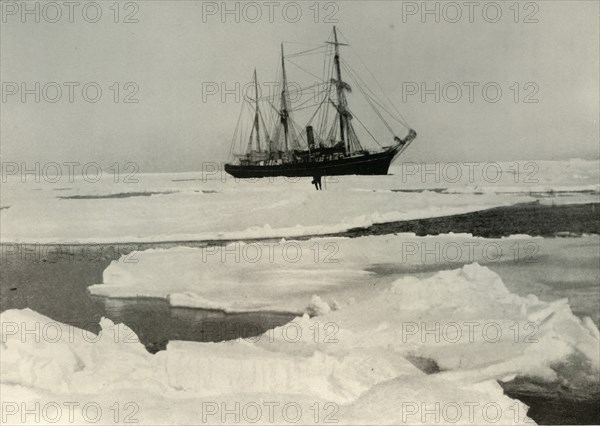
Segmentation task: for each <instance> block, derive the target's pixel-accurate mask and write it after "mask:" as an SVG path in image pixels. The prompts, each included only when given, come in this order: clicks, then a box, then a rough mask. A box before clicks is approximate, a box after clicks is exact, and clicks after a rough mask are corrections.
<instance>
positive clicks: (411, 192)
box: [0, 160, 600, 243]
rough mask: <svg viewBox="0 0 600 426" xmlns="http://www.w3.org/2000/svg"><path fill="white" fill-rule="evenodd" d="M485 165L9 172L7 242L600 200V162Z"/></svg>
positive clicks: (275, 227)
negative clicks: (314, 180)
mask: <svg viewBox="0 0 600 426" xmlns="http://www.w3.org/2000/svg"><path fill="white" fill-rule="evenodd" d="M475 164H476V163H445V164H443V163H438V164H420V163H398V164H394V165H393V166H392V168H391V169H390V172H391V173H393V174H390V175H388V176H360V177H358V176H340V177H329V178H326V180H325V185H326V190H325V191H322V192H317V191H315V190H314V188H313V187H312V185H310V183H309V182H310V178H301V179H297V178H285V179H284V178H275V179H263V180H236V179H234V178H232V177H231V176H229V175H226V174H224V172H220V171H214V170H216V169H214V168H210V171H211V172H207V171H205V172H204V173H201V172H198V173H176V174H174V173H171V174H140V175H135V176H134V177H133V179H135V180H137V182H134V183H126V182H124V178H125V177H124V176H115V175H113V174H107V175H103V177H102V178H101V179H100V180H99V181H98V182H88V181H87V180H93V179H91V178H90V177H87V176H86V179H87V180H86V179H84V178H83V177H82V176H77V175H76V176H75V177H74V178H73V179H72V181H71V179H69V176H66V175H65V176H60V179H58V180H56V181H55V179H54V178H47V177H46V176H43V177H39V176H38V178H39V179H38V180H39V182H36V181H35V177H33V176H24V177H21V176H19V175H14V176H8V177H3V179H4V181H3V183H2V206H0V207H3V209H2V210H0V215H1V217H2V222H3V232H2V236H1V237H0V238H1V239H2V241H3V242H30V243H61V242H68V243H74V242H79V243H84V242H92V243H101V242H105V243H110V242H143V241H150V242H157V241H182V240H220V239H240V238H244V239H247V238H265V237H266V238H268V237H292V236H301V235H318V234H324V233H333V232H342V231H345V230H347V229H349V228H354V227H365V226H369V225H372V224H374V223H382V222H391V221H399V220H410V219H419V218H426V217H434V216H446V215H452V214H459V213H467V212H472V211H476V210H482V209H486V208H491V207H497V206H505V205H511V204H515V203H519V202H527V201H533V200H536V199H541V200H542V202H545V203H555V204H558V203H566V202H568V203H583V202H598V201H599V197H600V192H599V185H598V179H599V176H598V173H599V172H598V168H599V164H598V161H584V160H570V161H563V162H516V163H481V164H478V165H475ZM498 170H500V172H498ZM498 173H500V174H498ZM115 180H116V182H115ZM130 180H131V178H130ZM406 191H408V192H406ZM73 197H76V198H73ZM90 197H91V198H90ZM94 197H105V198H94ZM115 197H116V198H115Z"/></svg>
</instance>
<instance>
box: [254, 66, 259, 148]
mask: <svg viewBox="0 0 600 426" xmlns="http://www.w3.org/2000/svg"><path fill="white" fill-rule="evenodd" d="M254 93H255V94H256V113H255V115H254V127H255V128H256V145H257V148H258V151H259V152H260V127H259V121H260V120H259V118H258V117H259V111H258V79H257V78H256V68H254Z"/></svg>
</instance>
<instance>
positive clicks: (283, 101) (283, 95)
mask: <svg viewBox="0 0 600 426" xmlns="http://www.w3.org/2000/svg"><path fill="white" fill-rule="evenodd" d="M281 71H282V80H283V81H282V84H283V88H282V89H281V113H280V115H281V123H282V124H283V132H284V137H285V151H286V152H287V151H288V150H289V147H288V109H287V100H286V91H287V76H286V74H285V57H284V55H283V43H281Z"/></svg>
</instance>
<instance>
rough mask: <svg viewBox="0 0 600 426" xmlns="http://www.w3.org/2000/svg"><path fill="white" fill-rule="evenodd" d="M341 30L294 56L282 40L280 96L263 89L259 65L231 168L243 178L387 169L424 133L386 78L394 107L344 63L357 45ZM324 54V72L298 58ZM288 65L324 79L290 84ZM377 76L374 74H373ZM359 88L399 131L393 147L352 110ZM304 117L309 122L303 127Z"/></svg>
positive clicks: (388, 126) (380, 116)
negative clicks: (347, 50) (402, 132)
mask: <svg viewBox="0 0 600 426" xmlns="http://www.w3.org/2000/svg"><path fill="white" fill-rule="evenodd" d="M338 32H339V30H338V29H337V28H336V27H333V31H332V34H331V35H330V37H329V40H328V41H327V42H326V43H325V44H324V45H322V46H318V47H316V48H311V49H307V50H304V51H300V52H297V53H294V54H290V55H286V54H285V52H284V44H283V43H282V44H281V62H280V67H279V73H278V77H277V83H276V85H275V87H277V89H278V90H277V91H276V93H268V94H267V95H266V96H264V95H263V94H262V91H261V89H260V84H259V81H258V77H257V72H256V69H255V70H254V74H253V84H252V89H253V94H252V95H253V96H244V102H243V103H242V111H241V113H240V117H239V119H238V123H237V126H236V129H235V132H234V137H233V141H232V146H231V151H230V158H231V159H232V161H231V162H230V163H228V164H226V165H225V171H226V172H228V173H229V174H231V175H233V176H235V177H240V178H260V177H270V176H313V177H314V178H315V179H314V181H313V183H315V185H316V181H317V180H318V181H319V182H320V177H321V176H336V175H384V174H387V172H388V168H389V165H390V163H391V162H392V161H393V160H394V159H395V158H397V157H398V156H399V155H401V154H402V153H403V152H404V151H405V150H406V148H408V146H409V145H410V143H411V142H412V141H413V140H414V139H415V138H416V135H417V134H416V132H415V131H414V130H412V129H411V127H410V126H409V125H408V124H407V122H406V120H405V119H404V117H403V116H402V114H401V113H400V112H399V111H398V110H397V109H396V108H395V106H394V105H393V103H392V102H391V100H390V99H389V97H388V96H387V95H386V93H385V90H384V89H383V88H382V87H381V85H379V83H378V82H377V85H378V86H379V88H380V90H381V91H382V93H383V95H384V97H385V99H386V100H387V103H388V105H389V106H391V108H389V106H386V103H385V102H383V101H381V100H379V99H378V98H377V97H376V95H375V93H374V91H373V90H371V89H370V88H368V87H367V85H366V84H365V82H364V80H363V79H362V78H361V77H360V76H359V75H358V73H357V72H356V71H355V70H354V69H353V68H352V67H351V66H350V65H349V64H348V63H347V62H345V61H343V60H342V58H341V55H340V47H342V46H349V44H348V43H342V42H340V41H339V39H338ZM340 35H341V33H340ZM323 53H324V54H325V61H324V64H323V76H322V77H318V76H317V75H316V74H314V73H313V72H311V71H309V70H307V69H306V68H305V67H304V66H301V65H299V64H297V63H296V61H295V60H294V59H296V58H300V57H302V58H305V57H307V56H309V55H317V54H319V55H321V54H323ZM288 64H292V65H294V66H295V67H296V68H298V69H300V70H302V71H304V72H305V73H307V74H309V75H311V76H312V77H315V78H317V79H318V80H317V82H316V83H314V84H311V85H309V86H306V87H302V86H300V85H299V84H297V83H296V84H290V83H289V82H288V75H287V65H288ZM363 65H364V62H363ZM365 68H366V65H365ZM342 70H343V71H344V73H345V74H346V75H347V76H348V77H349V78H350V79H351V80H352V84H353V85H352V86H351V85H350V84H349V83H347V82H346V81H344V80H343V79H342ZM369 74H370V75H371V77H372V78H373V79H374V76H373V74H372V73H371V72H370V71H369ZM375 81H376V80H375ZM353 86H354V87H356V88H358V90H359V92H360V94H362V95H363V98H364V99H365V100H366V103H367V105H368V106H369V107H370V108H371V109H372V111H374V113H375V115H376V117H377V118H378V119H379V120H380V121H381V122H382V123H383V125H384V127H385V129H386V130H387V131H388V132H389V133H390V134H391V136H389V138H390V142H391V144H388V145H382V144H381V143H380V142H379V140H380V137H378V136H375V135H374V134H373V133H374V132H372V131H371V130H369V128H367V126H366V125H365V124H364V123H363V121H362V120H361V119H359V117H358V116H357V115H356V114H355V112H354V111H353V110H351V109H350V106H349V102H348V94H350V93H352V90H353ZM269 87H273V85H269ZM294 102H295V105H294ZM392 110H394V111H392ZM306 112H308V115H307V114H306ZM248 113H250V116H251V117H252V120H251V126H246V125H244V118H245V116H247V115H248ZM302 113H304V115H306V117H304V119H301V120H298V119H297V116H299V115H301V114H302ZM386 118H388V120H386ZM390 118H391V119H392V120H393V121H394V125H398V124H399V125H400V126H402V127H403V128H405V129H406V131H407V134H406V136H404V138H400V137H398V136H397V134H396V132H395V131H394V128H393V127H392V125H391V124H390V122H389V119H390ZM299 121H300V122H303V123H304V124H302V125H300V124H299ZM355 123H356V124H358V125H359V126H361V130H362V133H363V137H364V136H365V135H366V136H368V137H370V139H371V140H372V141H374V143H375V144H376V145H377V147H378V148H377V149H367V148H365V147H363V144H362V143H361V140H360V138H359V133H358V132H357V130H356V128H355ZM248 127H250V133H249V134H248V131H247V129H248Z"/></svg>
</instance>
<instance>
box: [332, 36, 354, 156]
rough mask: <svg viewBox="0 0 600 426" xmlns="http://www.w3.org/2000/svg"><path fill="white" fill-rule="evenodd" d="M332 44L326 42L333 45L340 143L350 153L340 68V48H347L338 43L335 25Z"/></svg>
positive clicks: (343, 44)
mask: <svg viewBox="0 0 600 426" xmlns="http://www.w3.org/2000/svg"><path fill="white" fill-rule="evenodd" d="M333 40H334V41H333V43H331V42H328V43H330V44H333V45H335V56H334V62H335V70H336V74H337V81H336V88H337V98H338V104H337V110H338V113H339V115H340V136H341V138H342V142H343V143H344V148H345V149H346V153H349V152H350V143H349V140H348V137H347V136H348V135H346V133H347V132H346V129H347V128H348V124H347V120H348V117H347V112H346V104H347V103H346V96H345V95H344V82H343V81H342V70H341V67H340V46H347V44H345V43H340V42H338V37H337V29H336V27H335V25H334V26H333Z"/></svg>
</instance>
